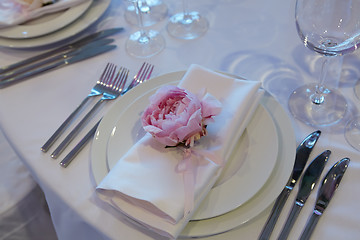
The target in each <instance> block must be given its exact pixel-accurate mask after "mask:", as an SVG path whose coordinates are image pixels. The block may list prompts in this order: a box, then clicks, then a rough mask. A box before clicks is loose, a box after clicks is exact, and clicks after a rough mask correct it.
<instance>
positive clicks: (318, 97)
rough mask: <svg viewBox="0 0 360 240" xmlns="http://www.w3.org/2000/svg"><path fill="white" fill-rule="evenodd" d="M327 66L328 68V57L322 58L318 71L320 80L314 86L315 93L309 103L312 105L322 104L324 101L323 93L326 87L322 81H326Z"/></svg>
mask: <svg viewBox="0 0 360 240" xmlns="http://www.w3.org/2000/svg"><path fill="white" fill-rule="evenodd" d="M328 66H329V59H328V57H326V56H325V57H323V62H322V65H321V71H320V79H319V83H318V84H316V86H315V92H314V94H312V95H311V101H312V102H313V103H314V104H317V105H319V104H322V103H323V102H324V101H325V94H326V93H325V91H326V87H325V85H324V81H325V79H326V74H327V72H328Z"/></svg>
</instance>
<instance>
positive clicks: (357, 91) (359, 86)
mask: <svg viewBox="0 0 360 240" xmlns="http://www.w3.org/2000/svg"><path fill="white" fill-rule="evenodd" d="M354 93H355V95H356V97H357V98H358V99H359V100H360V80H359V81H357V83H356V85H355V87H354Z"/></svg>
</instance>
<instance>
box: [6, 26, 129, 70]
mask: <svg viewBox="0 0 360 240" xmlns="http://www.w3.org/2000/svg"><path fill="white" fill-rule="evenodd" d="M123 30H124V28H111V29H106V30H103V31H100V32H96V33H93V34H90V35H88V36H85V37H83V38H81V39H79V40H76V41H74V42H72V43H70V44H67V45H63V46H60V47H58V48H56V49H53V50H50V51H47V52H45V53H41V54H39V55H36V56H34V57H30V58H27V59H25V60H22V61H20V62H17V63H14V64H11V65H8V66H4V67H1V68H0V74H3V73H6V72H8V71H11V70H13V69H16V68H19V67H23V66H26V65H29V64H32V63H34V62H37V61H39V60H42V59H46V58H48V57H51V56H53V55H55V54H59V53H62V52H67V51H70V50H72V49H76V48H79V47H81V46H83V45H85V44H87V43H89V42H91V41H95V40H98V39H101V38H105V37H108V36H111V35H113V34H115V33H118V32H121V31H123Z"/></svg>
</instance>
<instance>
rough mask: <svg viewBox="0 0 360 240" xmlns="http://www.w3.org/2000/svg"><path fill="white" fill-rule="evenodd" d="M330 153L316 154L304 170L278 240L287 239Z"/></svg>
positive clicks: (326, 151)
mask: <svg viewBox="0 0 360 240" xmlns="http://www.w3.org/2000/svg"><path fill="white" fill-rule="evenodd" d="M330 154H331V151H330V150H325V151H324V152H323V153H321V154H320V155H319V156H317V157H316V158H315V159H314V160H313V161H312V162H311V163H310V165H309V166H308V167H307V169H306V170H305V173H304V175H303V177H302V179H301V183H300V188H299V192H298V194H297V196H296V199H295V201H294V204H293V207H292V209H291V211H290V213H289V216H288V219H287V220H286V221H285V225H284V227H283V229H282V230H281V233H280V235H279V238H278V239H279V240H282V239H287V237H288V235H289V233H290V231H291V229H292V227H293V225H294V223H295V221H296V218H297V216H298V215H299V213H300V211H301V209H302V207H303V206H304V204H305V202H306V200H307V199H308V197H309V196H310V193H311V191H312V190H313V189H314V188H315V185H316V183H317V182H318V180H319V178H320V175H321V173H322V171H323V169H324V167H325V164H326V163H327V161H328V159H329V156H330Z"/></svg>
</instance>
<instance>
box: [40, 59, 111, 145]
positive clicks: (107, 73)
mask: <svg viewBox="0 0 360 240" xmlns="http://www.w3.org/2000/svg"><path fill="white" fill-rule="evenodd" d="M115 71H116V67H115V65H114V64H113V63H108V64H107V65H106V67H105V69H104V71H103V73H102V74H101V76H100V78H99V80H98V81H97V82H96V84H95V86H94V87H93V88H92V89H91V91H90V93H89V94H88V95H87V96H86V97H85V98H84V100H83V101H82V102H81V103H80V105H79V106H78V107H77V108H76V109H75V110H74V111H73V112H72V113H71V114H70V115H69V117H68V118H67V119H66V120H65V121H64V122H63V123H62V124H61V126H60V127H59V128H58V129H57V130H56V131H55V132H54V134H53V135H52V136H51V137H50V138H49V140H47V141H46V143H45V144H44V145H43V146H42V147H41V151H43V152H47V151H48V150H49V148H50V147H51V146H52V145H53V144H54V143H55V141H56V140H57V139H58V138H59V137H60V135H61V134H62V133H63V132H64V130H65V129H66V127H67V126H68V125H69V124H70V122H72V120H73V119H74V118H75V116H76V115H77V114H78V113H79V112H80V110H81V109H82V108H83V107H84V106H85V104H86V103H87V102H88V101H89V100H90V98H92V97H95V96H99V95H102V94H103V93H104V92H105V90H106V89H107V88H109V85H107V84H106V82H108V81H109V80H110V78H111V76H113V75H114V73H115Z"/></svg>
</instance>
